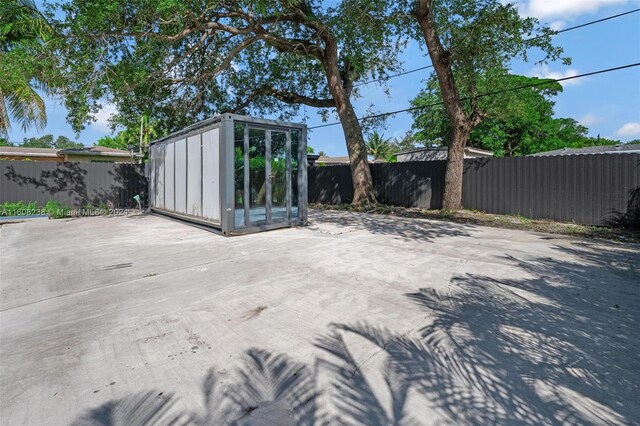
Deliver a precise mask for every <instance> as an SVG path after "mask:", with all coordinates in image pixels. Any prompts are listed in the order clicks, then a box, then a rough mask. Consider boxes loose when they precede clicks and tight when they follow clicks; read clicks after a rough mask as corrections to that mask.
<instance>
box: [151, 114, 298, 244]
mask: <svg viewBox="0 0 640 426" xmlns="http://www.w3.org/2000/svg"><path fill="white" fill-rule="evenodd" d="M306 157H307V129H306V126H305V125H303V124H293V123H285V122H280V121H274V120H265V119H260V118H253V117H247V116H243V115H235V114H222V115H218V116H215V117H213V118H210V119H208V120H204V121H201V122H199V123H196V124H194V125H192V126H189V127H187V128H185V129H183V130H180V131H178V132H175V133H173V134H170V135H168V136H166V137H164V138H162V139H158V140H156V141H153V142H152V143H151V146H150V154H149V186H150V188H149V205H150V208H151V210H152V211H154V212H157V213H162V214H166V215H169V216H173V217H176V218H180V219H184V220H188V221H191V222H194V223H197V224H199V225H207V226H210V227H213V228H216V229H218V230H220V231H221V232H222V234H223V235H227V236H229V235H240V234H245V233H251V232H258V231H263V230H269V229H274V228H280V227H286V226H294V225H304V224H306V222H307V161H306Z"/></svg>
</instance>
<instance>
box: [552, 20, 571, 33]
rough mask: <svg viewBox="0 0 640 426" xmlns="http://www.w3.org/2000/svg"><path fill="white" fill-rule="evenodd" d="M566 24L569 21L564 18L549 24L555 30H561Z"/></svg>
mask: <svg viewBox="0 0 640 426" xmlns="http://www.w3.org/2000/svg"><path fill="white" fill-rule="evenodd" d="M565 25H567V23H566V22H565V21H563V20H558V21H553V22H551V23H550V24H549V28H551V29H552V30H554V31H560V30H561V29H563V28H564V27H565Z"/></svg>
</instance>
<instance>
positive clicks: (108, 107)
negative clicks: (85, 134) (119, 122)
mask: <svg viewBox="0 0 640 426" xmlns="http://www.w3.org/2000/svg"><path fill="white" fill-rule="evenodd" d="M116 112H118V110H117V109H116V106H115V105H114V104H112V103H110V102H107V103H105V104H103V106H102V109H101V110H100V111H98V112H97V113H96V121H95V122H94V123H91V126H92V127H93V128H94V129H95V130H98V131H101V132H105V133H111V124H110V123H109V119H110V118H111V116H112V115H113V114H115V113H116Z"/></svg>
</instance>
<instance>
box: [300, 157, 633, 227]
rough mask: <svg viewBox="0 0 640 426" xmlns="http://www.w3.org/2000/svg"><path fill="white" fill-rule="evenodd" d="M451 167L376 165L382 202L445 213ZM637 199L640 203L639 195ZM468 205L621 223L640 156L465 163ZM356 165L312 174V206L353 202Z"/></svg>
mask: <svg viewBox="0 0 640 426" xmlns="http://www.w3.org/2000/svg"><path fill="white" fill-rule="evenodd" d="M445 168H446V162H444V161H416V162H401V163H391V164H389V163H385V164H372V165H371V174H372V177H373V181H374V187H375V190H376V193H377V197H378V201H379V202H381V203H384V204H391V205H399V206H408V207H423V208H440V207H441V206H442V196H443V192H444V174H445ZM634 194H637V195H636V198H633V195H634ZM462 198H463V200H462V202H463V205H464V207H465V208H467V209H475V210H481V211H485V212H489V213H498V214H512V215H516V214H518V215H522V216H526V217H530V218H534V219H552V220H558V221H565V222H576V223H581V224H588V225H602V224H607V223H609V222H610V221H615V219H616V218H617V217H620V216H621V215H624V214H625V212H627V210H629V209H630V203H631V202H634V201H635V202H640V155H639V154H597V155H574V156H550V157H516V158H477V159H471V160H466V161H465V171H464V178H463V196H462ZM352 199H353V188H352V181H351V170H350V167H349V166H326V167H311V168H309V202H312V203H323V204H337V203H349V202H351V200H352Z"/></svg>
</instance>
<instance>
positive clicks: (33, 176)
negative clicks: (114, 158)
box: [0, 161, 148, 208]
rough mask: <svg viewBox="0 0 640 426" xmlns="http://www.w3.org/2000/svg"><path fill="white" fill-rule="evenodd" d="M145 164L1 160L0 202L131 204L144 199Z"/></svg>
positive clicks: (81, 204)
mask: <svg viewBox="0 0 640 426" xmlns="http://www.w3.org/2000/svg"><path fill="white" fill-rule="evenodd" d="M147 187H148V185H147V179H146V178H145V176H144V166H143V165H140V164H126V163H58V162H38V161H0V203H5V202H17V201H23V202H26V203H28V202H32V201H36V202H37V203H38V204H39V205H44V204H46V203H47V201H49V200H56V201H58V202H60V203H61V204H62V205H64V206H66V207H70V208H82V207H86V206H89V205H91V206H101V205H102V206H104V205H106V206H108V207H110V208H114V207H117V208H124V207H134V206H135V205H136V202H135V200H133V197H134V196H135V195H140V196H141V197H142V200H143V205H144V204H146V199H147Z"/></svg>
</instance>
